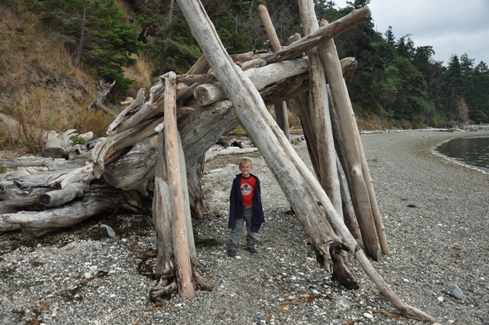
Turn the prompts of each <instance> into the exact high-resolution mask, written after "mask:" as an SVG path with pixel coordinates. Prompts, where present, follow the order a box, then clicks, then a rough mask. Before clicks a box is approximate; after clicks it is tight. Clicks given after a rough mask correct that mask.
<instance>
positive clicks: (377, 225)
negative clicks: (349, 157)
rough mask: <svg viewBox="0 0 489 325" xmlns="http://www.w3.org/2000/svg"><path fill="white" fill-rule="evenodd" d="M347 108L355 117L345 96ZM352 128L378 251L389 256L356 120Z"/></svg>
mask: <svg viewBox="0 0 489 325" xmlns="http://www.w3.org/2000/svg"><path fill="white" fill-rule="evenodd" d="M343 85H344V89H345V91H346V92H347V93H348V89H347V88H346V83H344V81H343ZM347 99H348V106H349V108H350V111H351V112H352V116H355V113H354V112H353V107H352V105H351V101H350V96H347ZM353 128H354V129H355V137H356V142H357V145H358V153H359V154H360V159H361V162H362V172H363V176H364V178H365V183H366V184H367V190H368V195H369V198H370V206H371V208H372V216H373V219H374V223H375V228H376V230H377V236H378V238H379V243H380V249H381V251H382V253H383V254H384V255H389V254H390V251H389V246H388V244H387V237H386V235H385V231H384V223H383V222H382V217H381V215H380V210H379V205H378V203H377V197H376V196H375V191H374V186H373V184H372V179H371V177H370V170H369V169H368V164H367V159H366V158H365V152H364V151H363V146H362V140H361V139H360V132H359V131H358V126H357V123H356V120H354V123H353Z"/></svg>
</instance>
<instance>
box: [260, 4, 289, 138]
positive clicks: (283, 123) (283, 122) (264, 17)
mask: <svg viewBox="0 0 489 325" xmlns="http://www.w3.org/2000/svg"><path fill="white" fill-rule="evenodd" d="M258 14H259V15H260V17H261V21H262V22H263V26H265V32H266V33H267V35H268V39H269V40H270V45H271V46H272V50H273V51H274V52H277V51H280V50H281V49H282V46H281V45H280V41H279V39H278V36H277V32H276V31H275V27H273V23H272V20H271V19H270V15H269V14H268V10H267V7H265V6H264V5H259V6H258ZM274 108H275V119H276V120H277V124H278V126H279V127H280V128H281V129H282V130H283V131H284V134H285V137H286V138H287V139H289V141H290V133H289V116H288V113H287V104H286V102H281V103H276V104H274Z"/></svg>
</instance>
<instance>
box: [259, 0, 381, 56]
mask: <svg viewBox="0 0 489 325" xmlns="http://www.w3.org/2000/svg"><path fill="white" fill-rule="evenodd" d="M370 16H371V12H370V9H369V7H368V6H365V7H363V8H360V9H355V10H353V11H352V12H350V13H349V14H348V15H346V16H344V17H342V18H340V19H338V20H336V21H334V22H333V23H331V24H329V25H327V26H324V27H321V28H319V29H318V30H317V31H316V32H314V33H313V34H310V35H307V36H306V37H304V38H302V39H300V40H299V41H297V42H294V43H292V44H291V45H289V46H287V47H285V48H283V49H282V50H280V51H278V52H276V53H272V54H266V55H263V56H262V59H264V60H265V61H267V64H270V63H273V62H278V61H284V60H290V59H295V58H299V57H302V53H304V52H306V51H308V50H310V49H312V48H314V47H316V46H318V45H319V44H320V43H323V42H324V41H326V40H328V39H332V38H333V37H335V36H337V35H339V34H341V33H343V32H345V31H347V30H348V29H350V28H352V27H354V26H356V25H358V24H359V23H360V22H362V21H364V20H365V19H368V18H370Z"/></svg>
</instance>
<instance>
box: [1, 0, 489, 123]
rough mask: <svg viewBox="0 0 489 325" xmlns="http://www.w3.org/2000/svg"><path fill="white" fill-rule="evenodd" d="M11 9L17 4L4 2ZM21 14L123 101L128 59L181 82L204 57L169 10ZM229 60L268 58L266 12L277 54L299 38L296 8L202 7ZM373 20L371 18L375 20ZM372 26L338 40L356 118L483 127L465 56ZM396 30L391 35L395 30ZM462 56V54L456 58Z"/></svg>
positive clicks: (483, 75)
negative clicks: (349, 60)
mask: <svg viewBox="0 0 489 325" xmlns="http://www.w3.org/2000/svg"><path fill="white" fill-rule="evenodd" d="M6 1H7V2H12V3H16V4H18V1H16V0H6ZM25 3H26V5H27V6H26V8H27V10H29V11H31V12H33V13H35V14H39V15H42V18H43V22H44V23H45V24H46V26H48V27H49V28H50V29H51V30H52V31H54V32H56V33H58V35H59V37H60V39H61V40H62V41H63V42H64V44H65V45H66V46H67V47H68V48H69V49H70V50H71V51H72V52H73V55H74V58H75V60H76V62H79V64H80V65H84V66H86V67H89V68H90V69H92V70H93V71H95V72H96V73H97V74H99V75H100V77H102V78H105V79H106V80H107V81H111V80H116V81H117V83H116V84H117V86H118V87H119V89H120V90H121V91H124V90H127V89H128V88H129V87H130V85H131V83H132V82H133V81H132V80H129V79H127V78H125V76H124V73H123V67H125V66H130V65H133V64H135V63H136V61H135V60H136V59H135V56H134V54H146V55H147V56H150V57H151V58H152V60H153V62H155V64H154V71H152V73H153V75H154V76H157V75H159V74H162V73H164V72H166V71H169V70H173V71H176V72H177V73H185V72H186V70H187V69H188V68H189V67H190V66H191V65H192V64H193V63H194V62H195V61H196V60H197V59H198V58H199V57H200V55H201V51H200V49H199V46H198V44H197V43H196V42H195V40H194V39H193V37H192V34H191V32H190V29H189V27H188V25H187V23H186V22H185V19H184V17H183V15H182V13H181V11H180V10H179V8H178V5H177V3H176V2H175V1H174V0H118V1H114V0H103V1H91V0H50V1H42V0H25ZM202 3H203V5H204V7H205V9H206V11H207V13H208V15H209V17H210V18H211V20H212V21H213V23H214V25H215V27H216V30H217V32H218V33H219V35H220V37H221V40H222V42H223V44H224V46H225V47H226V48H227V49H228V52H229V53H230V54H234V53H243V52H247V51H251V50H253V51H265V50H268V49H269V44H268V41H267V38H266V34H265V31H264V29H263V26H262V24H261V20H260V18H259V15H258V13H257V8H258V5H259V4H263V5H265V6H266V7H267V8H268V11H269V13H270V15H271V18H272V21H273V22H274V25H275V28H276V31H277V34H278V36H279V38H280V39H281V43H282V45H283V46H285V45H287V39H288V38H289V36H291V35H293V34H294V33H301V34H302V30H301V26H300V25H301V21H300V13H299V9H298V6H297V0H269V1H265V0H247V1H244V0H202ZM315 3H316V7H315V8H316V12H317V16H318V17H319V18H320V19H322V18H324V19H326V20H328V21H329V22H333V21H334V20H336V19H338V18H340V17H343V16H345V15H346V14H348V13H349V12H350V11H352V10H353V9H355V8H360V7H363V6H365V5H368V4H369V3H370V0H355V1H351V2H348V5H347V7H346V8H341V9H336V8H335V3H334V2H333V1H315ZM372 18H373V20H375V17H372ZM373 20H372V19H371V20H369V21H366V22H364V23H362V24H360V25H359V26H357V27H355V28H353V29H351V30H349V31H347V32H345V33H343V34H341V35H340V36H338V37H337V38H336V39H335V42H336V46H337V49H338V53H339V56H340V58H343V57H347V56H351V57H355V58H356V60H357V61H358V67H357V69H356V70H355V72H354V73H353V74H351V75H350V76H349V77H348V78H347V84H348V89H349V92H350V96H351V99H352V102H353V105H354V108H356V109H359V110H361V111H362V112H366V113H370V114H374V115H377V116H379V117H380V118H381V119H382V120H384V121H390V125H391V126H397V127H401V128H417V127H422V126H433V127H442V126H446V125H448V124H452V123H467V122H470V123H489V69H488V66H487V64H486V63H485V62H482V61H481V62H479V63H476V62H474V59H471V58H469V56H468V55H467V54H463V55H460V56H458V55H456V54H454V55H453V56H452V57H451V59H450V61H449V62H439V61H435V60H434V59H433V55H434V53H435V51H436V49H433V47H432V46H419V47H417V46H415V44H414V42H413V41H412V39H411V38H410V37H409V35H404V36H401V37H400V38H396V37H395V36H394V33H393V28H392V27H389V29H388V30H387V31H385V33H384V34H381V33H379V32H376V31H375V30H374V24H373ZM394 28H395V26H394ZM461 51H463V49H461Z"/></svg>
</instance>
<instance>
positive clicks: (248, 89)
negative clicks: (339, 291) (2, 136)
mask: <svg viewBox="0 0 489 325" xmlns="http://www.w3.org/2000/svg"><path fill="white" fill-rule="evenodd" d="M178 3H179V6H180V8H181V9H182V12H183V13H184V16H185V17H186V20H187V22H188V23H189V25H190V27H191V30H192V33H193V35H194V37H195V38H196V39H197V41H198V43H199V45H200V46H201V48H202V50H203V52H204V55H206V57H207V60H208V62H209V64H210V65H211V67H212V68H219V69H213V70H214V73H215V75H216V77H217V79H218V80H219V82H220V83H221V84H222V85H223V87H224V89H225V92H226V94H227V96H228V98H230V99H231V101H232V102H233V104H234V106H235V111H236V114H237V116H238V118H239V120H240V121H241V123H242V124H243V126H244V128H245V129H246V131H247V132H248V134H249V135H250V136H251V138H252V140H253V142H254V143H255V145H256V146H257V147H258V149H259V150H260V152H261V153H262V154H263V156H264V158H265V160H266V162H267V164H268V165H269V167H270V169H271V170H272V172H273V174H274V175H275V177H276V179H277V181H278V182H279V184H280V186H281V188H282V190H283V191H284V193H285V195H286V196H287V198H288V199H289V202H290V203H291V205H292V208H293V209H294V211H295V212H296V213H297V215H298V217H299V219H300V220H301V222H302V224H303V226H304V228H305V230H306V233H307V234H308V236H309V237H310V241H311V243H312V248H313V250H314V252H315V253H316V258H317V260H318V262H319V263H320V265H321V266H322V267H324V268H325V269H327V270H328V271H330V270H331V263H333V259H332V258H331V254H332V253H334V254H336V253H338V252H341V250H344V249H345V244H344V243H343V241H342V239H341V238H340V237H339V236H337V235H336V234H335V232H334V231H333V229H332V228H331V226H330V225H329V223H328V222H327V220H326V217H325V215H324V214H323V212H322V210H321V208H320V207H319V206H318V204H317V203H316V201H315V198H314V197H313V195H312V193H311V192H310V190H309V187H307V185H306V183H305V182H304V181H303V179H302V177H300V174H298V171H297V169H296V168H295V167H294V165H293V164H292V163H291V161H290V158H289V157H287V155H286V154H285V150H284V148H283V146H288V150H289V151H294V149H293V148H292V146H291V144H290V142H289V141H288V140H287V139H286V138H285V135H284V134H283V132H282V130H280V128H279V127H278V126H277V124H276V123H275V121H274V120H273V118H272V117H271V115H270V113H269V112H268V111H267V109H266V107H265V104H264V102H263V100H262V98H261V97H260V94H259V93H258V91H257V90H256V88H255V87H254V86H253V84H252V82H251V81H250V80H249V78H248V77H246V75H245V74H244V73H243V72H242V71H241V70H240V69H237V68H236V65H235V64H233V62H232V61H231V59H230V58H229V56H228V55H227V53H226V51H225V49H224V47H223V46H222V43H221V42H220V40H219V38H218V37H217V33H216V32H215V30H214V28H213V27H212V23H211V22H210V20H209V18H208V17H207V15H206V13H205V10H204V8H203V7H202V6H201V5H200V4H199V3H196V2H194V1H190V0H178ZM242 108H246V109H242ZM277 138H280V143H279V142H278V140H277ZM279 175H280V177H279ZM339 255H340V254H339ZM334 261H335V262H337V263H338V266H339V264H340V263H341V261H342V259H341V257H340V256H338V258H335V259H334ZM332 269H333V270H339V269H340V268H339V267H336V266H333V267H332ZM344 279H345V281H344V283H343V285H345V286H347V287H351V288H354V287H358V284H357V283H356V281H355V279H354V277H353V276H352V274H347V273H346V272H345V274H344Z"/></svg>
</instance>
